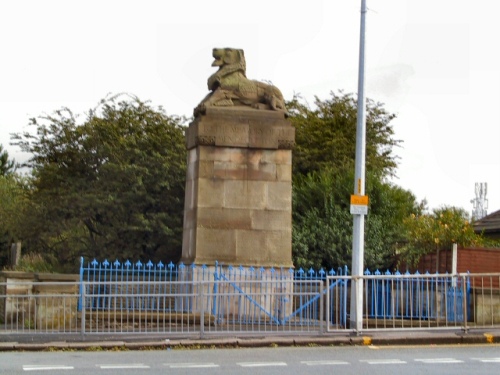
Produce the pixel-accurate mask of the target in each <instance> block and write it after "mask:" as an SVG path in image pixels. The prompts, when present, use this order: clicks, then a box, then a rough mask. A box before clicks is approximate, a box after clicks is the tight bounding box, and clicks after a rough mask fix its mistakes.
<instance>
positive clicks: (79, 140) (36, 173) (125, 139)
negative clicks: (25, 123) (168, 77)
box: [15, 96, 186, 266]
mask: <svg viewBox="0 0 500 375" xmlns="http://www.w3.org/2000/svg"><path fill="white" fill-rule="evenodd" d="M77 119H78V116H75V115H74V114H73V113H72V112H71V111H70V110H69V109H66V108H64V109H61V110H59V111H56V112H55V113H54V114H52V115H48V116H44V117H40V118H36V119H31V123H30V124H31V125H32V126H34V127H35V128H36V134H31V133H24V134H17V135H16V137H15V141H16V142H17V144H18V145H19V146H20V147H21V149H22V150H23V151H25V152H29V153H31V154H32V155H33V156H32V157H31V159H30V160H29V161H28V163H27V164H26V165H27V166H28V167H30V168H31V171H32V181H31V183H32V189H33V191H32V197H31V198H32V199H31V207H30V214H29V215H27V216H26V217H25V225H24V230H23V231H22V233H21V237H22V239H23V241H24V243H23V247H24V248H26V247H27V248H28V249H29V251H31V252H40V253H44V254H52V255H54V256H56V258H57V259H58V261H59V263H60V264H63V265H70V266H71V265H75V264H76V263H77V262H78V259H79V257H80V256H84V257H86V258H87V259H88V258H93V257H99V258H108V259H115V258H119V259H127V258H141V259H153V260H159V259H162V260H165V259H172V260H175V259H176V258H178V257H179V256H180V252H181V239H182V210H183V201H184V180H185V163H186V154H185V146H184V128H183V126H182V123H183V119H181V118H177V117H172V116H168V115H166V114H165V112H164V111H163V109H162V108H159V109H155V108H153V107H151V106H150V105H149V104H147V103H144V102H141V101H140V100H139V99H137V98H135V97H131V96H126V97H123V96H115V97H110V98H106V99H104V100H103V101H102V102H101V103H100V105H99V106H98V107H97V108H96V109H94V110H92V111H90V112H89V113H88V114H87V115H86V118H85V119H84V121H83V123H81V124H79V123H78V122H77Z"/></svg>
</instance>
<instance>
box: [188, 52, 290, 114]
mask: <svg viewBox="0 0 500 375" xmlns="http://www.w3.org/2000/svg"><path fill="white" fill-rule="evenodd" d="M212 55H213V57H214V59H215V60H214V62H213V63H212V66H218V67H219V69H218V70H217V71H216V72H215V73H214V74H212V75H211V76H210V77H209V78H208V82H207V83H208V89H209V90H210V91H211V92H210V93H209V94H208V95H207V96H206V97H205V99H203V100H202V101H201V103H200V104H199V105H198V107H196V108H195V111H194V114H195V116H197V115H198V114H199V113H204V112H205V109H206V108H207V107H209V106H233V105H247V106H251V107H253V108H256V109H271V110H274V111H283V112H285V115H286V114H287V112H286V108H285V101H284V99H283V95H282V94H281V91H280V90H279V89H278V88H277V87H276V86H273V85H270V84H267V83H264V82H259V81H255V80H250V79H248V78H247V77H246V62H245V54H244V52H243V50H241V49H234V48H214V49H213V53H212Z"/></svg>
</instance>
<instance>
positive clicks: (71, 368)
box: [23, 365, 75, 371]
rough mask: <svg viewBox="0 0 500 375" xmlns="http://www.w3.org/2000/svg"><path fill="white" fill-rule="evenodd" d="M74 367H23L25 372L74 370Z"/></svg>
mask: <svg viewBox="0 0 500 375" xmlns="http://www.w3.org/2000/svg"><path fill="white" fill-rule="evenodd" d="M74 369H75V368H74V367H73V366H65V365H23V370H24V371H52V370H74Z"/></svg>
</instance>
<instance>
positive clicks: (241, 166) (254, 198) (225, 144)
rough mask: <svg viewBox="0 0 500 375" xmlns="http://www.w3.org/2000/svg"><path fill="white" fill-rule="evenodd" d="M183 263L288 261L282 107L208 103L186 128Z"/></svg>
mask: <svg viewBox="0 0 500 375" xmlns="http://www.w3.org/2000/svg"><path fill="white" fill-rule="evenodd" d="M186 139H187V148H188V166H187V179H186V199H185V211H184V234H183V246H182V259H181V261H182V262H184V264H193V263H194V264H206V265H214V264H215V262H216V261H218V262H219V263H225V264H234V265H243V266H263V267H291V266H292V249H291V243H292V215H291V213H292V212H291V206H292V204H291V203H292V183H291V181H292V152H291V148H292V147H293V145H294V139H295V129H294V128H293V127H292V125H291V123H290V122H289V121H288V120H287V119H285V116H284V114H283V112H277V111H268V110H261V111H259V110H256V109H253V108H248V107H229V108H228V107H224V108H219V107H209V108H207V110H206V113H205V114H204V115H200V116H198V117H197V118H196V119H195V120H194V121H193V122H192V123H191V124H190V125H189V128H188V130H187V135H186Z"/></svg>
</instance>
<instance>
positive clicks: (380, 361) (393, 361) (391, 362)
mask: <svg viewBox="0 0 500 375" xmlns="http://www.w3.org/2000/svg"><path fill="white" fill-rule="evenodd" d="M360 362H366V363H368V364H369V365H404V364H406V362H405V361H402V360H400V359H361V360H360Z"/></svg>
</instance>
